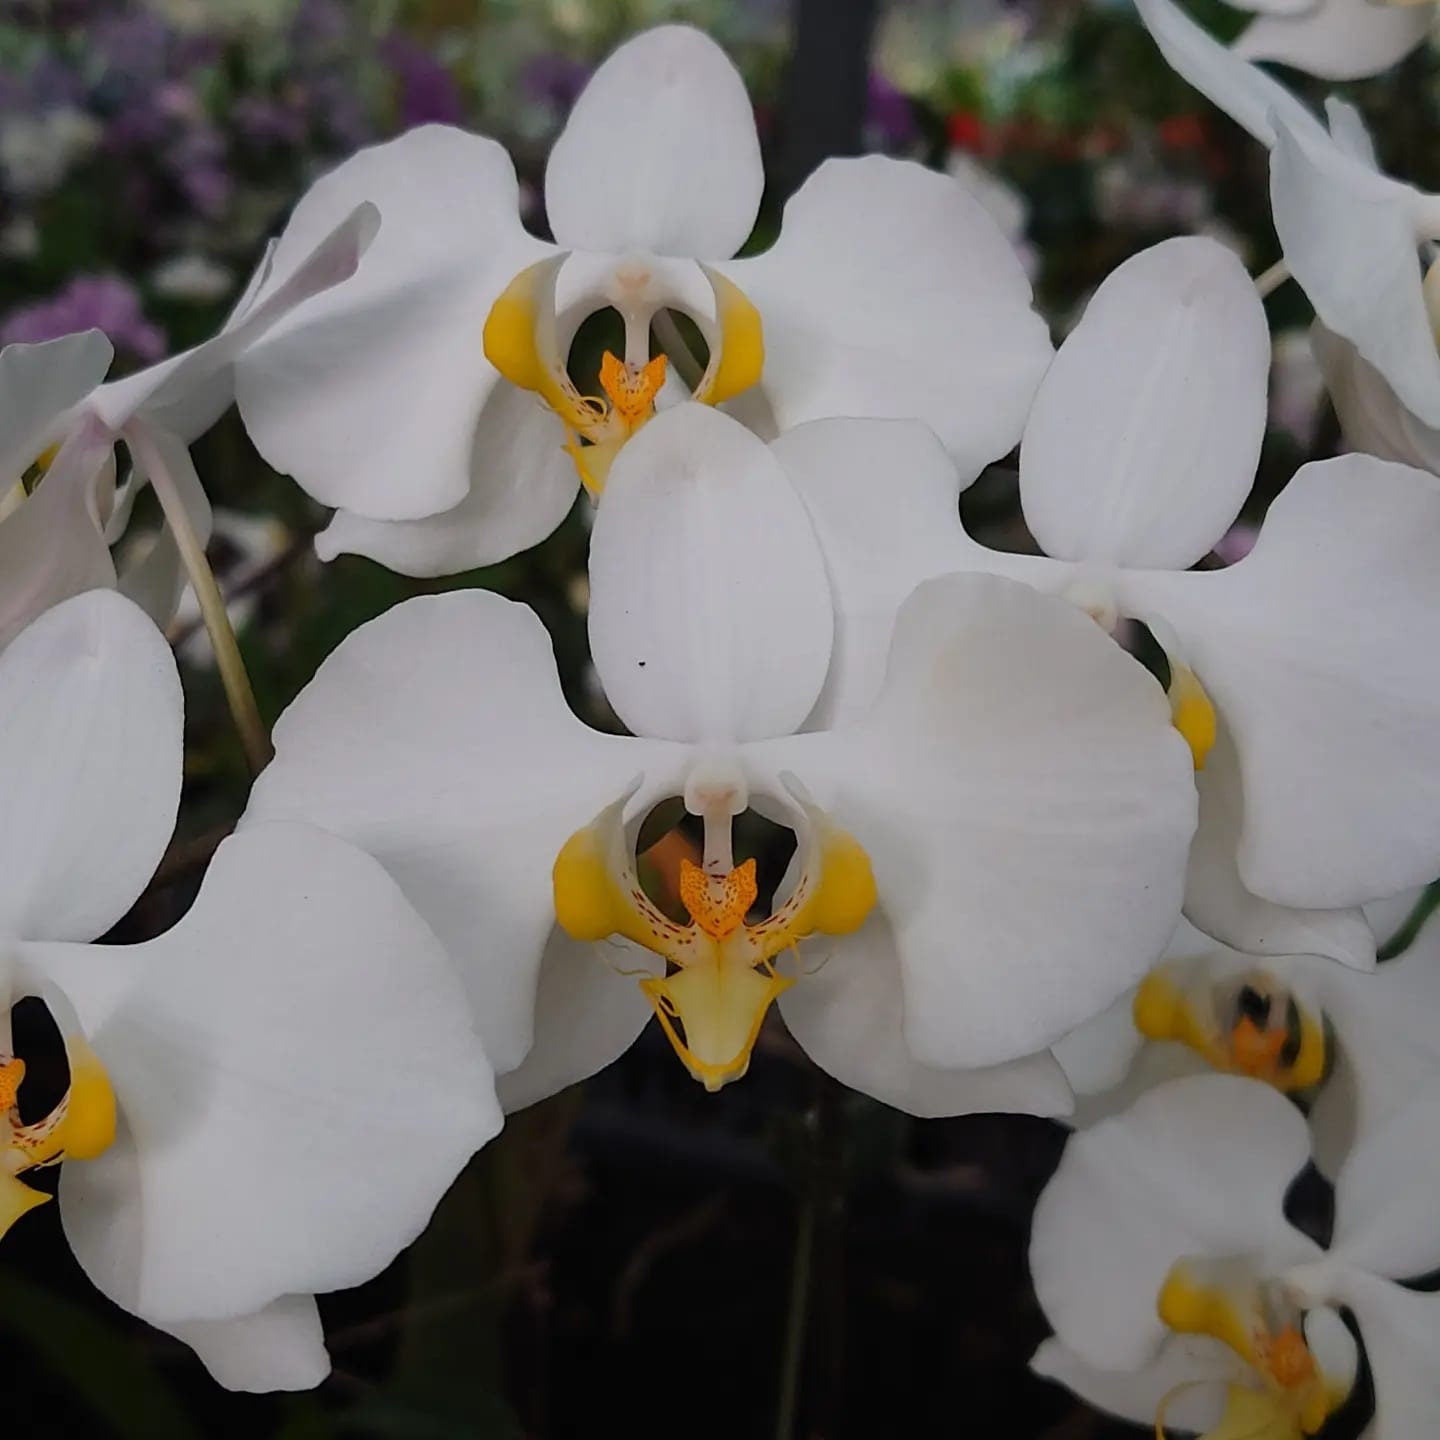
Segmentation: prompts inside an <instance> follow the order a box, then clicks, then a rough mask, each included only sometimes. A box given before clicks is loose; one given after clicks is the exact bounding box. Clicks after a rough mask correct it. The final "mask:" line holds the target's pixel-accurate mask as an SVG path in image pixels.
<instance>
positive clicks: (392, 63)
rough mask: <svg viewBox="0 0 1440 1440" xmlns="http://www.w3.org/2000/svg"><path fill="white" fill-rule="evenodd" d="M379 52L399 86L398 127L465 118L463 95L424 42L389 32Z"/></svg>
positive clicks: (448, 122)
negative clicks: (418, 42)
mask: <svg viewBox="0 0 1440 1440" xmlns="http://www.w3.org/2000/svg"><path fill="white" fill-rule="evenodd" d="M380 54H381V57H382V58H383V59H384V61H385V63H386V64H387V65H388V66H389V67H390V73H391V74H392V75H393V76H394V77H395V80H396V82H397V84H398V86H399V91H400V95H399V101H400V105H399V110H400V127H401V129H403V130H408V129H410V127H411V126H413V125H431V124H436V125H458V124H460V122H461V121H462V120H464V118H465V97H464V96H463V95H462V94H461V93H460V87H459V85H457V84H456V83H455V77H454V76H453V75H451V73H450V72H449V71H448V70H447V69H446V68H445V66H443V65H442V64H441V63H440V62H439V61H438V60H437V59H436V58H435V57H434V56H433V55H432V54H431V53H430V52H429V51H428V50H426V49H425V47H424V46H423V45H419V44H417V43H416V42H415V41H414V40H412V39H410V37H409V36H407V35H400V34H394V35H388V36H386V38H385V40H384V41H383V42H382V44H381V46H380Z"/></svg>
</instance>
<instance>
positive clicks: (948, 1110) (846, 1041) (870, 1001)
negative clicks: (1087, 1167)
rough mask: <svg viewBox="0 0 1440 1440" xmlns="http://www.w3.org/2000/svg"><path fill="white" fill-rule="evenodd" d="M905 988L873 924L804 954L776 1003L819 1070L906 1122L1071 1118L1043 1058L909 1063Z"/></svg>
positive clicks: (890, 940)
mask: <svg viewBox="0 0 1440 1440" xmlns="http://www.w3.org/2000/svg"><path fill="white" fill-rule="evenodd" d="M903 989H904V980H903V977H902V975H901V970H900V958H899V956H898V955H897V954H896V951H895V937H894V934H893V933H892V932H891V929H890V926H889V924H888V922H887V921H886V920H885V919H884V918H883V917H881V916H876V917H874V918H872V919H871V920H870V921H869V923H868V924H866V925H865V926H864V927H863V928H862V929H860V930H859V931H857V932H856V933H855V934H854V935H849V936H845V937H843V938H840V939H836V940H833V941H831V942H829V944H828V946H827V948H826V949H825V950H823V951H822V950H820V949H816V950H807V951H806V952H805V961H804V973H803V974H802V975H801V976H800V978H799V980H798V982H797V983H796V984H795V985H793V986H791V987H790V989H788V990H786V991H785V992H784V993H783V994H782V995H781V996H780V999H779V1002H778V1003H779V1006H780V1013H781V1014H782V1015H783V1016H784V1017H785V1024H786V1025H787V1026H788V1027H789V1030H790V1033H791V1034H792V1035H793V1036H794V1037H795V1039H796V1040H797V1041H798V1042H799V1044H800V1046H801V1048H802V1049H804V1051H805V1052H806V1054H808V1055H809V1056H810V1058H811V1059H812V1060H813V1061H814V1062H815V1063H816V1064H817V1065H818V1066H819V1067H820V1068H821V1069H822V1070H824V1071H826V1073H827V1074H830V1075H833V1076H834V1077H835V1078H836V1079H837V1080H839V1081H840V1082H841V1083H842V1084H844V1085H848V1086H850V1087H851V1088H852V1089H854V1090H860V1091H862V1092H864V1093H865V1094H867V1095H873V1096H874V1097H875V1099H877V1100H880V1101H883V1102H884V1103H885V1104H886V1105H892V1106H894V1107H895V1108H896V1109H898V1110H904V1111H905V1112H906V1113H907V1114H910V1115H919V1116H921V1117H925V1118H928V1117H932V1116H937V1115H970V1114H975V1113H977V1112H984V1111H1004V1112H1007V1113H1010V1114H1023V1115H1065V1114H1068V1113H1069V1110H1070V1107H1071V1096H1070V1087H1069V1086H1068V1085H1067V1084H1066V1083H1065V1076H1064V1075H1063V1074H1062V1073H1061V1070H1060V1067H1059V1066H1058V1065H1057V1064H1056V1063H1055V1061H1054V1060H1053V1059H1051V1057H1050V1056H1049V1055H1031V1056H1025V1057H1023V1058H1021V1059H1018V1060H1012V1061H1010V1062H1009V1063H1007V1064H1002V1065H993V1066H987V1067H983V1068H980V1069H975V1070H947V1069H941V1068H938V1067H936V1066H931V1065H924V1064H922V1063H920V1062H919V1061H917V1060H916V1059H914V1058H913V1057H912V1056H911V1054H910V1052H909V1050H908V1049H907V1048H906V1045H905V1037H904V1033H903V1022H904V1012H903V1006H902V995H903Z"/></svg>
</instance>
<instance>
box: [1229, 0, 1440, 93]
mask: <svg viewBox="0 0 1440 1440" xmlns="http://www.w3.org/2000/svg"><path fill="white" fill-rule="evenodd" d="M1234 3H1237V4H1238V5H1239V6H1240V8H1242V9H1245V10H1253V11H1255V12H1256V16H1255V19H1254V20H1252V21H1251V22H1250V24H1249V25H1247V26H1246V27H1245V29H1244V31H1243V32H1242V33H1241V35H1240V38H1239V39H1238V40H1236V41H1235V43H1234V45H1233V46H1231V49H1232V50H1234V52H1235V53H1236V54H1237V55H1240V56H1243V57H1244V58H1245V59H1246V60H1277V61H1279V62H1280V63H1281V64H1282V65H1291V66H1293V67H1294V68H1295V69H1297V70H1304V71H1306V72H1307V73H1308V74H1311V75H1319V76H1320V77H1321V78H1322V79H1325V80H1359V79H1362V78H1363V77H1364V76H1367V75H1379V74H1380V73H1381V72H1382V71H1384V70H1388V69H1389V68H1390V67H1391V66H1392V65H1397V64H1399V62H1400V61H1401V60H1403V59H1404V58H1405V57H1406V56H1407V55H1408V54H1409V53H1410V52H1411V51H1412V50H1414V49H1415V48H1416V47H1417V46H1419V45H1422V44H1424V42H1425V40H1426V39H1427V38H1428V37H1429V35H1430V32H1431V28H1432V27H1433V25H1434V23H1435V7H1434V3H1433V0H1234Z"/></svg>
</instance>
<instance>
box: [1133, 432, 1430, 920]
mask: <svg viewBox="0 0 1440 1440" xmlns="http://www.w3.org/2000/svg"><path fill="white" fill-rule="evenodd" d="M1437 543H1440V486H1437V483H1436V481H1435V479H1434V478H1433V477H1432V476H1429V475H1424V474H1422V473H1421V472H1420V471H1418V470H1410V469H1407V468H1406V467H1404V466H1401V465H1389V464H1386V463H1384V462H1383V461H1379V460H1374V459H1371V458H1370V457H1368V456H1361V455H1348V456H1344V457H1341V458H1339V459H1335V460H1327V461H1322V462H1320V463H1319V464H1312V465H1307V466H1305V467H1304V468H1302V469H1301V470H1300V471H1299V472H1298V473H1297V474H1296V476H1295V477H1294V479H1293V480H1291V482H1290V484H1289V485H1288V486H1287V487H1286V488H1285V490H1284V491H1283V492H1282V493H1281V495H1280V497H1279V498H1278V499H1277V500H1276V501H1275V503H1274V504H1273V505H1272V506H1271V508H1270V512H1269V515H1268V517H1267V518H1266V521H1265V524H1264V526H1263V528H1262V530H1261V534H1260V539H1259V541H1258V543H1257V544H1256V546H1255V548H1254V550H1253V551H1251V553H1250V554H1249V555H1247V556H1246V557H1245V559H1243V560H1241V561H1239V562H1238V563H1237V564H1235V565H1232V566H1230V567H1229V568H1228V569H1225V570H1216V571H1209V572H1201V573H1192V574H1184V575H1165V574H1159V573H1148V574H1146V575H1144V576H1143V577H1141V576H1138V575H1131V576H1129V577H1127V580H1126V584H1127V587H1128V589H1129V592H1130V593H1129V596H1128V599H1129V606H1130V613H1132V614H1135V615H1137V616H1139V617H1140V618H1142V619H1145V618H1147V617H1150V616H1159V617H1162V618H1163V620H1164V621H1165V622H1168V623H1169V624H1170V625H1172V626H1173V627H1174V629H1175V631H1176V632H1177V633H1178V634H1179V635H1180V636H1181V637H1182V641H1183V644H1184V646H1185V648H1186V652H1187V658H1188V660H1189V662H1190V663H1191V665H1192V666H1193V668H1194V669H1195V671H1196V673H1197V674H1198V675H1199V676H1200V679H1201V681H1202V683H1203V684H1204V685H1205V687H1206V689H1207V690H1208V691H1209V692H1210V694H1211V696H1212V697H1213V699H1214V701H1215V703H1216V706H1217V707H1218V709H1219V710H1220V711H1221V713H1222V714H1223V715H1224V717H1225V723H1226V724H1227V725H1228V726H1229V728H1230V731H1231V733H1232V734H1233V736H1234V739H1235V748H1236V750H1237V751H1238V753H1239V757H1240V768H1241V774H1242V783H1243V789H1244V802H1245V814H1244V821H1243V825H1242V829H1241V838H1240V849H1239V871H1240V876H1241V878H1242V880H1243V881H1244V882H1245V885H1246V886H1247V888H1249V889H1250V890H1252V891H1255V892H1256V893H1258V894H1260V895H1263V896H1265V897H1266V898H1267V899H1271V900H1274V901H1276V902H1277V903H1279V904H1282V905H1289V906H1296V907H1300V908H1305V909H1326V908H1338V907H1342V906H1346V905H1353V904H1357V903H1359V902H1360V901H1363V900H1367V899H1371V898H1374V897H1375V896H1380V895H1390V894H1393V893H1394V892H1396V891H1397V890H1401V889H1403V888H1405V887H1406V886H1408V885H1416V884H1421V883H1423V882H1424V881H1425V880H1427V879H1428V878H1430V877H1432V876H1433V875H1434V874H1435V873H1436V871H1437V870H1440V674H1435V673H1434V672H1433V670H1432V669H1431V668H1430V667H1427V666H1425V665H1423V664H1419V663H1417V660H1416V656H1415V652H1414V637H1415V636H1417V635H1427V634H1430V633H1432V631H1433V630H1434V629H1435V628H1436V626H1437V624H1440V573H1437V571H1436V568H1435V565H1434V563H1433V555H1434V548H1435V545H1436V544H1437Z"/></svg>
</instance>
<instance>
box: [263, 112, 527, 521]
mask: <svg viewBox="0 0 1440 1440" xmlns="http://www.w3.org/2000/svg"><path fill="white" fill-rule="evenodd" d="M364 201H373V202H374V204H375V205H377V206H378V207H379V209H380V211H381V213H382V214H383V216H384V224H383V225H382V227H381V229H380V232H379V233H378V234H377V235H376V237H375V239H374V242H373V243H372V244H371V245H370V247H369V249H368V250H366V252H365V256H364V259H363V261H362V263H361V265H360V267H359V269H358V270H357V271H356V273H355V275H354V276H353V277H352V278H350V279H349V280H347V281H346V282H345V283H344V284H343V285H338V286H336V287H335V288H334V289H333V290H329V291H327V292H325V293H324V294H322V295H317V296H315V297H314V298H313V299H312V300H310V301H309V302H308V303H307V304H305V305H304V306H303V307H301V308H300V309H299V310H297V311H295V312H293V313H292V314H291V315H289V316H288V317H287V318H286V319H284V320H283V321H281V322H280V323H278V324H277V325H276V326H275V328H274V329H273V330H271V331H270V333H269V334H268V335H266V336H265V338H264V339H263V340H262V341H261V342H260V343H258V344H257V345H255V346H253V347H252V348H251V349H250V350H248V351H247V352H246V353H245V354H244V355H242V356H241V357H240V360H239V362H238V363H237V369H236V399H237V401H238V402H239V405H240V412H241V414H242V415H243V416H244V419H245V424H246V427H247V428H248V429H249V431H250V435H251V438H252V439H253V440H254V441H255V444H256V447H257V448H258V449H259V451H260V453H261V454H262V455H263V456H264V457H265V458H266V459H267V460H268V461H269V462H270V464H272V465H273V466H274V467H275V468H276V469H277V470H280V471H282V472H284V473H287V474H291V475H294V476H295V478H296V480H297V481H299V483H300V484H301V485H302V486H303V487H304V488H305V489H306V490H307V491H309V493H310V494H311V495H313V496H314V497H315V498H316V499H317V500H319V501H321V502H322V503H324V504H327V505H334V506H337V507H340V508H343V509H347V510H354V511H356V512H357V513H359V514H361V515H366V516H369V517H370V518H371V519H376V520H414V519H419V518H421V517H423V516H425V515H433V514H436V513H437V512H439V511H442V510H449V509H451V508H453V507H454V506H456V505H458V504H459V503H460V502H461V501H462V500H463V499H464V498H465V495H466V492H467V491H468V490H469V488H470V484H471V477H472V472H473V470H474V468H475V466H476V463H477V459H481V458H483V457H477V455H476V454H475V437H476V426H477V423H478V421H479V418H480V415H481V412H482V409H483V408H484V405H485V402H486V399H487V398H488V396H489V394H490V391H491V389H492V387H493V386H494V385H495V384H496V383H497V379H498V377H497V374H496V372H495V370H494V368H493V367H492V366H491V365H490V362H489V361H488V360H486V358H485V354H484V348H483V345H482V343H481V336H482V332H483V330H484V326H485V318H486V316H487V314H488V313H489V310H490V306H491V304H492V303H493V301H494V300H495V298H496V297H497V296H498V295H499V294H500V292H501V291H502V290H503V289H504V288H505V286H506V285H507V284H508V283H509V282H510V280H511V279H512V278H513V277H514V276H515V275H517V274H518V273H519V272H520V271H521V270H523V269H525V267H526V266H527V265H529V264H531V263H532V262H534V261H536V260H538V259H540V258H542V257H543V256H544V255H547V254H549V253H551V250H550V247H549V246H546V245H544V244H542V243H541V242H540V241H538V240H535V239H533V238H531V237H530V236H529V235H527V234H526V233H525V231H524V230H523V229H522V228H521V225H520V221H519V218H518V207H519V192H518V188H517V185H516V180H515V171H514V168H513V166H512V165H511V163H510V158H509V156H508V155H506V153H505V151H504V150H503V149H502V148H501V147H500V146H499V145H497V144H495V143H494V142H493V141H491V140H485V139H482V138H480V137H479V136H474V135H467V134H465V133H464V132H463V131H459V130H452V129H448V128H446V127H444V126H437V125H430V126H424V127H422V128H421V129H418V130H412V131H410V132H409V133H408V134H405V135H402V136H401V137H400V138H399V139H397V140H391V141H389V142H387V143H386V144H383V145H376V146H372V147H371V148H370V149H368V150H362V151H361V152H360V153H359V154H358V155H355V156H353V157H352V158H351V159H349V160H347V161H346V162H345V163H344V164H343V165H341V166H340V167H339V168H338V169H336V170H333V171H331V172H330V174H328V175H326V176H324V177H322V178H321V179H320V180H319V181H318V182H317V183H316V184H315V185H314V186H313V187H312V188H311V190H310V191H309V193H308V194H307V195H306V196H305V197H304V198H303V199H302V200H301V201H300V203H299V205H297V206H296V207H295V212H294V214H293V215H292V216H291V217H290V222H289V224H288V225H287V226H286V227H285V231H284V233H283V234H282V235H281V237H280V242H279V245H278V246H277V248H276V253H275V262H274V268H275V271H276V273H284V272H285V270H286V269H287V267H289V266H290V265H292V264H294V263H295V259H296V257H298V256H300V255H303V254H308V253H309V252H310V251H311V249H312V248H313V247H314V246H315V245H316V243H317V241H318V240H319V239H320V237H321V236H323V235H325V234H326V233H328V232H329V231H330V230H331V229H332V228H333V227H334V226H335V225H336V224H337V223H338V222H339V221H340V220H341V219H342V218H343V217H344V216H346V215H348V214H350V213H351V212H352V211H353V210H354V209H355V207H356V205H358V204H360V203H361V202H364Z"/></svg>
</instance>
